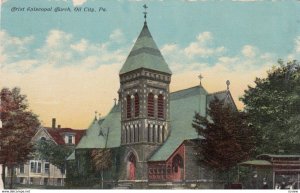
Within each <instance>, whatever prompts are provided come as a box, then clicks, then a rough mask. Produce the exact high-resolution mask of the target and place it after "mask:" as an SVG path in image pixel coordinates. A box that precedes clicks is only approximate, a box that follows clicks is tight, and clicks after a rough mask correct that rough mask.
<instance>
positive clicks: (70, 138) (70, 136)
mask: <svg viewBox="0 0 300 193" xmlns="http://www.w3.org/2000/svg"><path fill="white" fill-rule="evenodd" d="M72 139H73V136H72V135H69V136H68V144H72V143H73V142H72Z"/></svg>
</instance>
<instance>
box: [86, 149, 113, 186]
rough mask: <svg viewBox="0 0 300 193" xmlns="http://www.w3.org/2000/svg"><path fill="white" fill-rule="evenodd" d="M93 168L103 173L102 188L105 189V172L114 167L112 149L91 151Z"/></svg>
mask: <svg viewBox="0 0 300 193" xmlns="http://www.w3.org/2000/svg"><path fill="white" fill-rule="evenodd" d="M91 160H92V166H93V168H94V170H95V171H97V172H101V187H102V189H103V170H105V169H108V168H110V167H111V166H112V152H111V150H110V149H107V148H104V149H93V150H92V151H91Z"/></svg>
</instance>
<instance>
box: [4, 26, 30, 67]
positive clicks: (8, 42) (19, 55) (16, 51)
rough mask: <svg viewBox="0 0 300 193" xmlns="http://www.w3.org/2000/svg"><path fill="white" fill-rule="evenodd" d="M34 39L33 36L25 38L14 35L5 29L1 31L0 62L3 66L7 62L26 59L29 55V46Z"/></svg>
mask: <svg viewBox="0 0 300 193" xmlns="http://www.w3.org/2000/svg"><path fill="white" fill-rule="evenodd" d="M33 40H34V37H33V36H28V37H24V38H20V37H13V36H11V35H10V34H8V33H7V32H6V31H5V30H1V31H0V42H1V45H0V64H1V66H3V65H5V64H6V63H9V62H12V61H16V60H18V59H24V58H27V57H29V51H28V47H29V46H30V44H31V43H32V41H33Z"/></svg>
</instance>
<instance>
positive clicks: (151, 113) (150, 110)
mask: <svg viewBox="0 0 300 193" xmlns="http://www.w3.org/2000/svg"><path fill="white" fill-rule="evenodd" d="M148 117H154V95H153V94H152V93H149V94H148Z"/></svg>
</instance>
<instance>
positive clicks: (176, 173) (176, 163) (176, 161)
mask: <svg viewBox="0 0 300 193" xmlns="http://www.w3.org/2000/svg"><path fill="white" fill-rule="evenodd" d="M172 173H173V179H174V180H181V179H182V177H183V159H182V157H181V156H180V155H178V154H177V155H176V156H174V158H173V159H172Z"/></svg>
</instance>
